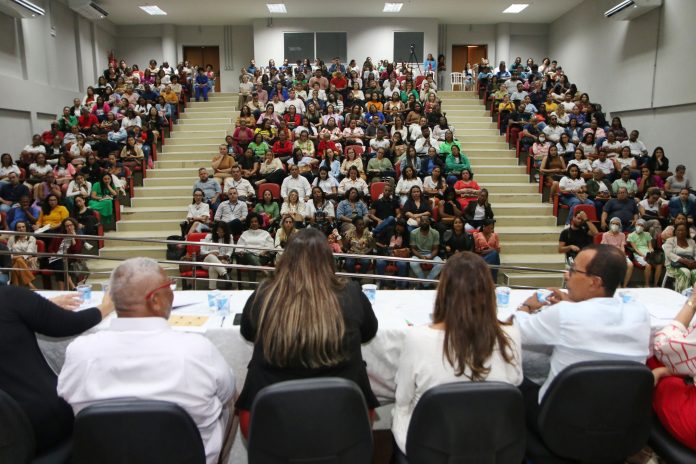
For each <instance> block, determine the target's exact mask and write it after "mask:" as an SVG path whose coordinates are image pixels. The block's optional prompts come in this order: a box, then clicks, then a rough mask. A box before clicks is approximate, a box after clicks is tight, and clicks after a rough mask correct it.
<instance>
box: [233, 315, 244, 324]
mask: <svg viewBox="0 0 696 464" xmlns="http://www.w3.org/2000/svg"><path fill="white" fill-rule="evenodd" d="M241 324H242V313H237V314H235V315H234V319H232V325H241Z"/></svg>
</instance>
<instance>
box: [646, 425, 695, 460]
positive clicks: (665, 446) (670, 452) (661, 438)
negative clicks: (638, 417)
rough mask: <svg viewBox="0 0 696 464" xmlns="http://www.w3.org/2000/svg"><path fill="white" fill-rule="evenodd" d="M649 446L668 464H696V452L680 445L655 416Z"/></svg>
mask: <svg viewBox="0 0 696 464" xmlns="http://www.w3.org/2000/svg"><path fill="white" fill-rule="evenodd" d="M648 444H649V445H650V447H651V448H652V449H653V451H655V452H656V453H657V454H658V456H660V457H661V458H662V459H664V460H665V461H666V462H667V464H696V452H694V451H693V450H692V449H690V448H687V447H686V446H684V445H682V444H681V443H679V442H678V441H677V440H676V439H675V438H674V437H673V436H672V435H671V434H670V433H669V432H668V431H667V430H666V429H665V428H664V427H663V426H662V424H661V423H660V419H658V418H657V416H655V415H653V423H652V430H650V439H649V440H648Z"/></svg>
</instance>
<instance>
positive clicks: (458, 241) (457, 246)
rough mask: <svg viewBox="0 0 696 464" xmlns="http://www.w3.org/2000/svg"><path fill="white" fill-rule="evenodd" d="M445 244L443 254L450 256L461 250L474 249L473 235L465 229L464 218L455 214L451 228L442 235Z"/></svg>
mask: <svg viewBox="0 0 696 464" xmlns="http://www.w3.org/2000/svg"><path fill="white" fill-rule="evenodd" d="M442 242H443V243H444V244H445V256H446V257H447V258H450V257H452V256H454V255H455V254H457V253H459V252H461V251H472V252H473V251H474V248H475V247H474V236H473V235H472V234H470V233H469V232H467V231H466V223H465V221H464V218H462V217H461V216H457V217H455V218H454V220H453V221H452V228H451V229H449V230H447V231H445V233H444V234H443V237H442Z"/></svg>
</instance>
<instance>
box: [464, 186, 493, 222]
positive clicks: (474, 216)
mask: <svg viewBox="0 0 696 464" xmlns="http://www.w3.org/2000/svg"><path fill="white" fill-rule="evenodd" d="M464 218H465V219H466V223H467V229H468V228H469V227H471V228H473V229H478V228H479V227H481V226H482V225H483V221H484V220H485V219H493V208H491V204H490V203H489V202H488V190H486V189H481V190H480V191H479V194H478V197H477V199H476V201H471V202H469V204H468V205H466V208H464Z"/></svg>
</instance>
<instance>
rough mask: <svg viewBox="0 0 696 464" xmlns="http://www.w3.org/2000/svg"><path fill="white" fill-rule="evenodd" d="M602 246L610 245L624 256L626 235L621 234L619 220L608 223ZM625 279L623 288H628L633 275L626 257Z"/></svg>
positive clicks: (614, 218) (629, 261) (612, 219)
mask: <svg viewBox="0 0 696 464" xmlns="http://www.w3.org/2000/svg"><path fill="white" fill-rule="evenodd" d="M602 245H611V246H613V247H616V249H617V250H619V251H620V252H621V253H623V254H624V255H625V254H626V251H625V248H626V235H624V233H623V232H621V219H619V218H618V217H613V218H611V221H609V232H605V233H604V234H603V235H602ZM626 265H627V266H628V267H627V269H626V278H625V279H624V282H623V286H624V287H628V283H629V282H630V281H631V274H633V263H632V262H631V260H630V259H629V258H628V256H626Z"/></svg>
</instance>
